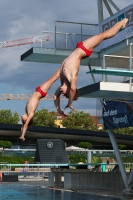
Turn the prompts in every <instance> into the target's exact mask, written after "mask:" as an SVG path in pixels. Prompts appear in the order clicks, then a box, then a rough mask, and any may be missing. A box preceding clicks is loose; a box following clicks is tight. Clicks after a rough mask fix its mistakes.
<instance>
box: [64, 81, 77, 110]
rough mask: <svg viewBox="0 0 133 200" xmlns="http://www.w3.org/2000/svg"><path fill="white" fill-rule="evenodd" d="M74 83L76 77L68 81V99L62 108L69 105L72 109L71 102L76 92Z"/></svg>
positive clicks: (75, 82) (75, 83)
mask: <svg viewBox="0 0 133 200" xmlns="http://www.w3.org/2000/svg"><path fill="white" fill-rule="evenodd" d="M76 85H77V78H74V79H72V80H71V82H70V93H69V100H68V104H67V105H66V106H65V108H64V109H66V108H68V107H69V108H71V109H72V110H74V107H73V106H72V102H73V100H74V98H75V94H76Z"/></svg>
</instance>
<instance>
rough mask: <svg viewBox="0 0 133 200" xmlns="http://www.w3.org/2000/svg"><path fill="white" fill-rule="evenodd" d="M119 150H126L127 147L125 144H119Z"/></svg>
mask: <svg viewBox="0 0 133 200" xmlns="http://www.w3.org/2000/svg"><path fill="white" fill-rule="evenodd" d="M118 147H119V149H125V148H126V145H125V144H118Z"/></svg>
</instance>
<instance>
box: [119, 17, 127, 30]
mask: <svg viewBox="0 0 133 200" xmlns="http://www.w3.org/2000/svg"><path fill="white" fill-rule="evenodd" d="M122 21H123V26H122V27H121V28H125V26H126V24H127V22H128V19H127V18H124V19H123V20H122Z"/></svg>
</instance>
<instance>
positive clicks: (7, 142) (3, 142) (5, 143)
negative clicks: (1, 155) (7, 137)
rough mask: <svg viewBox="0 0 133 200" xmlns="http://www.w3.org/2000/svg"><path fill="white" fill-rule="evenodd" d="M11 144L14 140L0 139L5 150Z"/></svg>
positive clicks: (0, 143)
mask: <svg viewBox="0 0 133 200" xmlns="http://www.w3.org/2000/svg"><path fill="white" fill-rule="evenodd" d="M11 146H12V142H10V141H4V140H0V147H2V148H3V151H4V149H5V148H10V147H11Z"/></svg>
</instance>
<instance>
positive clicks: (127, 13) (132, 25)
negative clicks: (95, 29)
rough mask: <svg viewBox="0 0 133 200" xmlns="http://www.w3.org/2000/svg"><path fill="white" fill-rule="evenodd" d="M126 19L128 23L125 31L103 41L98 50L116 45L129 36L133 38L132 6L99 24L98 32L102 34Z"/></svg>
mask: <svg viewBox="0 0 133 200" xmlns="http://www.w3.org/2000/svg"><path fill="white" fill-rule="evenodd" d="M125 17H126V18H128V23H127V26H126V28H125V29H121V30H120V31H119V33H118V34H116V35H115V36H114V37H113V38H110V39H108V40H105V41H103V42H102V43H101V44H100V49H104V48H107V47H108V46H111V45H113V44H116V43H118V42H120V41H122V40H124V39H126V38H128V37H130V36H133V4H131V5H130V6H128V7H126V8H124V9H122V10H121V11H119V12H117V13H116V14H114V15H112V16H111V17H109V18H107V19H106V20H104V21H102V22H101V23H99V25H98V26H99V31H100V32H104V31H106V30H108V29H110V28H111V27H112V26H114V25H115V24H116V23H117V22H119V21H121V20H122V19H123V18H125Z"/></svg>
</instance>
